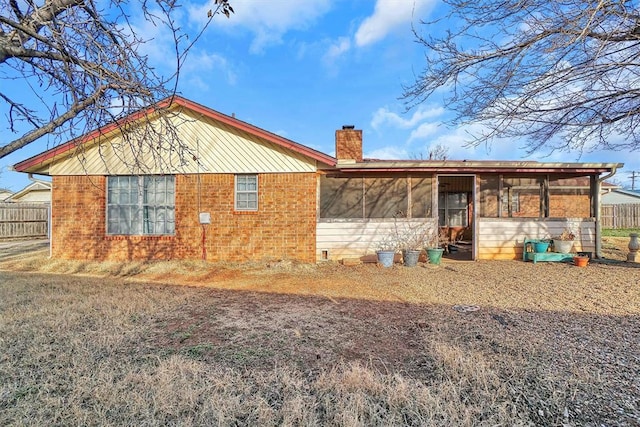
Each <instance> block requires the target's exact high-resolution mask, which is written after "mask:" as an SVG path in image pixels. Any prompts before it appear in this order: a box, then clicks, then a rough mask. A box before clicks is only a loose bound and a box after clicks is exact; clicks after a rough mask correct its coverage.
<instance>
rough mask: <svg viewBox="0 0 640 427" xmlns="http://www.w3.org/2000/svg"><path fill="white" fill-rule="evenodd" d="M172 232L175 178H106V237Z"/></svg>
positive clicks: (153, 176) (173, 227) (173, 228)
mask: <svg viewBox="0 0 640 427" xmlns="http://www.w3.org/2000/svg"><path fill="white" fill-rule="evenodd" d="M174 233H175V177H173V176H155V175H152V176H110V177H108V178H107V234H123V235H166V234H174Z"/></svg>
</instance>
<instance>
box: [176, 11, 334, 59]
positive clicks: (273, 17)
mask: <svg viewBox="0 0 640 427" xmlns="http://www.w3.org/2000/svg"><path fill="white" fill-rule="evenodd" d="M232 6H233V10H234V11H235V13H234V14H233V15H231V17H230V18H229V19H227V18H225V17H224V16H216V17H215V18H214V20H215V25H216V26H217V27H222V28H229V29H232V28H242V29H244V30H246V31H248V32H250V33H253V35H254V39H253V42H252V44H251V52H254V53H259V52H262V51H263V50H264V49H265V48H266V47H267V46H269V45H274V44H279V43H281V41H282V36H283V35H284V34H285V33H287V32H288V31H291V30H302V29H305V28H307V27H309V26H310V25H311V24H313V22H314V21H315V20H316V19H318V18H319V17H321V16H322V15H324V14H325V13H326V12H328V11H329V9H330V7H331V1H330V0H304V1H300V0H278V1H277V2H265V1H263V0H233V2H232ZM210 9H211V4H210V3H205V4H204V5H198V6H191V7H189V9H188V12H189V17H190V19H191V21H192V22H194V23H197V24H198V25H200V26H201V25H203V24H204V23H206V21H207V19H208V18H207V12H208V11H209V10H210Z"/></svg>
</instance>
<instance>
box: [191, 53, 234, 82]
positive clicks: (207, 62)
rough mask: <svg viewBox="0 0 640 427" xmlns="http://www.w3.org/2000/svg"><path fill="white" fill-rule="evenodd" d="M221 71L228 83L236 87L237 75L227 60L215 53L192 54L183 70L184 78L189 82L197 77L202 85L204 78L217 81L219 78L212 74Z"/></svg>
mask: <svg viewBox="0 0 640 427" xmlns="http://www.w3.org/2000/svg"><path fill="white" fill-rule="evenodd" d="M213 71H219V72H221V74H222V75H223V76H224V78H225V80H226V81H227V83H229V84H230V85H234V84H235V83H236V81H237V75H236V73H235V72H234V70H233V68H232V66H231V65H230V64H229V61H227V59H226V58H224V57H223V56H220V55H217V54H215V53H207V52H203V51H197V52H191V54H190V55H189V56H188V57H187V60H186V62H185V64H184V66H183V68H182V70H181V72H182V76H183V78H187V79H188V80H189V81H195V78H194V77H192V76H197V77H198V79H199V80H200V82H201V83H205V82H204V81H203V80H202V76H208V77H209V78H212V79H216V78H217V77H216V76H215V75H214V74H213V73H211V72H213Z"/></svg>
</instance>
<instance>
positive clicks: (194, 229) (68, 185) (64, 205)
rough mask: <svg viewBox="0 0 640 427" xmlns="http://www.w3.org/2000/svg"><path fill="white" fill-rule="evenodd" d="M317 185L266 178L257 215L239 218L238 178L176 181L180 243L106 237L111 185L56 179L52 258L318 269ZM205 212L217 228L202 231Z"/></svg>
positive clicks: (312, 179) (296, 178)
mask: <svg viewBox="0 0 640 427" xmlns="http://www.w3.org/2000/svg"><path fill="white" fill-rule="evenodd" d="M316 183H317V177H316V174H315V173H295V174H260V175H258V187H259V192H258V211H257V212H235V211H234V175H233V174H209V175H201V176H200V180H198V177H197V175H177V176H176V212H175V219H176V233H175V235H174V236H162V237H156V236H107V235H106V229H105V224H106V219H105V205H106V196H105V191H106V178H105V177H95V176H94V177H90V176H72V177H65V176H56V177H54V179H53V193H52V248H53V252H52V253H53V256H54V257H56V258H67V259H95V260H120V261H122V260H134V259H139V260H146V259H201V258H202V256H203V252H204V254H205V256H206V259H207V260H209V261H250V260H266V259H296V260H300V261H303V262H315V242H316V188H317V185H316ZM198 189H200V197H199V198H198ZM198 203H200V208H198ZM199 212H209V213H210V214H211V224H209V225H205V226H204V227H203V226H201V225H200V223H199ZM203 234H204V240H203ZM203 249H204V251H203Z"/></svg>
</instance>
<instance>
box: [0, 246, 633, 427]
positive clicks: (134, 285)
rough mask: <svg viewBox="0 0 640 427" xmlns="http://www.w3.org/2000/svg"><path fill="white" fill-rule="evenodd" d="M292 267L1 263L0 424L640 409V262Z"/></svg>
mask: <svg viewBox="0 0 640 427" xmlns="http://www.w3.org/2000/svg"><path fill="white" fill-rule="evenodd" d="M284 266H285V267H287V268H278V267H282V266H281V265H276V266H275V267H274V268H265V266H264V265H263V264H255V265H249V266H247V265H245V266H232V265H220V264H216V265H210V264H204V263H200V262H171V263H129V264H127V263H124V264H115V263H114V264H107V263H82V262H69V261H56V260H47V259H46V257H45V256H44V254H43V253H37V254H32V255H30V256H23V257H21V259H20V260H17V259H15V258H12V259H8V260H6V261H4V262H1V263H0V424H2V425H79V424H80V425H123V424H124V425H167V424H169V425H171V424H174V425H353V426H355V425H462V426H465V425H466V426H476V425H601V424H602V425H638V424H640V380H639V378H640V368H639V366H640V357H639V356H638V351H637V349H638V343H640V268H637V266H633V265H628V264H624V263H621V264H610V263H606V264H604V263H603V264H593V265H590V266H589V267H588V268H586V269H579V268H575V267H572V266H570V265H565V264H548V263H539V264H537V265H533V264H531V263H526V264H525V263H521V262H494V263H445V264H444V265H443V266H441V267H438V268H434V267H429V266H423V267H418V268H414V269H405V268H402V267H394V268H393V269H378V268H376V267H375V266H371V265H366V266H360V267H356V268H346V267H342V266H338V265H323V266H319V267H314V266H296V265H293V266H287V265H286V264H284ZM18 270H23V271H22V272H20V271H18ZM163 283H164V284H163ZM174 283H176V284H177V283H187V284H190V285H192V286H175V285H173V284H174ZM454 304H478V305H479V306H480V307H481V308H480V310H479V311H477V312H474V313H466V314H461V313H458V312H456V311H454V310H452V306H453V305H454Z"/></svg>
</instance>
